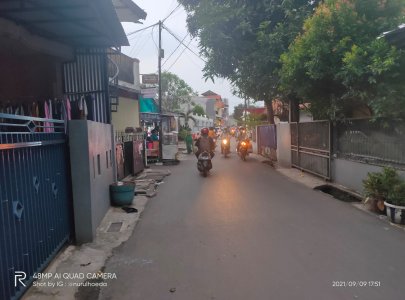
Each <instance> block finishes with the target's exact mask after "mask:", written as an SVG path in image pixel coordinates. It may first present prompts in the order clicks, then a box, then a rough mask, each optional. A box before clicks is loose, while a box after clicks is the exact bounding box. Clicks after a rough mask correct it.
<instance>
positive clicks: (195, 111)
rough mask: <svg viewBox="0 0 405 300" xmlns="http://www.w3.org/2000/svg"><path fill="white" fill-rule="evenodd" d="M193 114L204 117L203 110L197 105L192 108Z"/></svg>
mask: <svg viewBox="0 0 405 300" xmlns="http://www.w3.org/2000/svg"><path fill="white" fill-rule="evenodd" d="M193 114H195V115H198V116H204V115H205V110H204V108H203V107H202V106H201V105H199V104H197V105H195V106H194V107H193Z"/></svg>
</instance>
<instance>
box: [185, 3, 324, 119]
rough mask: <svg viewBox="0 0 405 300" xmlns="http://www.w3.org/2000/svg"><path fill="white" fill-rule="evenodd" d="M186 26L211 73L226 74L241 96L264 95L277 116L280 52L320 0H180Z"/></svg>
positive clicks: (207, 70)
mask: <svg viewBox="0 0 405 300" xmlns="http://www.w3.org/2000/svg"><path fill="white" fill-rule="evenodd" d="M179 2H180V3H182V4H183V5H184V7H185V9H186V11H187V12H188V28H189V31H190V32H191V34H192V35H193V36H198V37H199V38H200V50H201V53H202V55H203V56H204V57H205V58H206V59H207V63H206V65H205V68H204V72H205V76H206V77H207V78H214V77H223V78H227V79H229V80H230V81H231V82H232V83H233V85H234V88H235V90H234V92H235V94H237V95H238V96H240V97H242V98H252V99H253V100H264V101H265V102H266V105H267V106H268V109H269V112H270V119H269V121H270V122H274V118H273V115H272V106H271V105H270V104H271V101H272V99H274V98H276V97H283V95H282V94H281V93H280V90H279V89H278V86H279V85H278V83H279V69H280V68H281V62H280V55H281V54H282V53H283V52H284V51H286V50H287V48H288V46H289V44H290V43H291V42H292V41H293V40H294V38H295V37H296V35H297V34H298V32H299V31H300V30H301V28H302V24H303V22H304V20H305V19H306V18H307V17H308V16H309V15H311V13H312V11H313V8H314V6H315V5H316V3H317V1H308V0H278V1H277V0H256V1H252V0H223V1H218V0H201V1H195V0H180V1H179Z"/></svg>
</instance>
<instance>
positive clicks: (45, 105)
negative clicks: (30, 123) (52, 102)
mask: <svg viewBox="0 0 405 300" xmlns="http://www.w3.org/2000/svg"><path fill="white" fill-rule="evenodd" d="M44 111H45V119H49V107H48V102H47V101H45V103H44ZM44 127H45V128H44V132H49V122H44Z"/></svg>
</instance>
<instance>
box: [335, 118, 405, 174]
mask: <svg viewBox="0 0 405 300" xmlns="http://www.w3.org/2000/svg"><path fill="white" fill-rule="evenodd" d="M333 141H334V143H333V144H334V147H333V152H334V154H336V156H337V157H340V158H345V159H351V160H357V161H362V162H365V163H372V164H377V165H380V164H381V165H386V164H392V165H397V166H405V123H404V122H396V121H393V120H370V119H350V120H346V121H345V122H337V123H336V124H334V130H333Z"/></svg>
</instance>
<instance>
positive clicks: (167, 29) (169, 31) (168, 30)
mask: <svg viewBox="0 0 405 300" xmlns="http://www.w3.org/2000/svg"><path fill="white" fill-rule="evenodd" d="M162 27H163V28H164V29H166V31H167V32H168V33H170V34H171V35H172V36H173V37H174V38H175V39H176V40H178V41H179V42H180V43H181V44H182V45H183V46H184V47H186V48H187V49H188V50H189V51H190V52H191V53H193V54H194V55H195V56H197V57H198V58H199V59H201V60H202V61H203V62H205V63H206V62H207V61H206V60H205V59H203V58H201V56H200V55H198V54H197V53H195V52H194V51H193V50H192V49H191V48H190V47H189V46H188V45H186V44H184V43H183V42H182V41H181V40H180V38H178V37H177V36H176V35H175V34H174V33H173V32H172V31H171V30H170V29H169V28H167V27H166V25H164V24H162ZM189 44H190V43H189Z"/></svg>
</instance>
